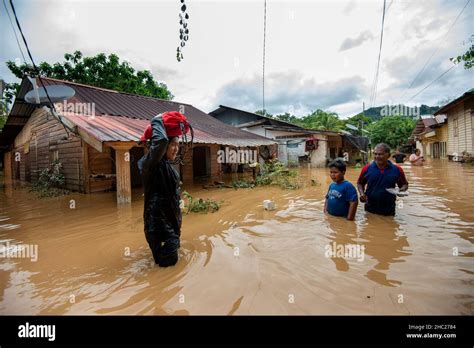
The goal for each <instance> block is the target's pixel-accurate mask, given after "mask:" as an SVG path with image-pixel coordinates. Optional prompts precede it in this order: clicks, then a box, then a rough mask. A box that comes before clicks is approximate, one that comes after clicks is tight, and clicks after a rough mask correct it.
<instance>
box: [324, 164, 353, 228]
mask: <svg viewBox="0 0 474 348" xmlns="http://www.w3.org/2000/svg"><path fill="white" fill-rule="evenodd" d="M329 173H330V176H331V179H332V181H334V182H333V183H331V185H329V189H328V193H327V194H326V202H325V204H324V212H325V213H329V214H331V215H335V216H345V217H346V218H347V220H354V216H355V213H356V210H357V204H358V203H357V191H356V189H355V187H354V185H352V184H351V183H350V182H349V181H347V180H344V174H345V173H346V164H345V163H344V162H343V161H341V160H335V161H333V162H331V163H329Z"/></svg>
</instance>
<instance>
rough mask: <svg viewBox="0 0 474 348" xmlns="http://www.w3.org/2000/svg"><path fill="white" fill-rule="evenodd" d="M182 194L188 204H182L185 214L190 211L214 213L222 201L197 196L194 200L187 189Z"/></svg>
mask: <svg viewBox="0 0 474 348" xmlns="http://www.w3.org/2000/svg"><path fill="white" fill-rule="evenodd" d="M183 196H184V197H185V198H186V199H187V200H188V204H185V206H184V209H185V210H186V214H188V213H189V212H190V211H192V212H193V213H209V212H211V213H214V212H216V211H218V210H219V208H220V207H221V205H222V203H223V202H224V201H223V200H220V201H215V200H213V199H210V198H208V199H202V198H199V199H198V200H195V199H194V198H193V196H192V195H191V194H190V193H189V192H187V191H184V192H183Z"/></svg>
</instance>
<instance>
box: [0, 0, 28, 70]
mask: <svg viewBox="0 0 474 348" xmlns="http://www.w3.org/2000/svg"><path fill="white" fill-rule="evenodd" d="M3 6H4V7H5V12H6V14H7V15H8V19H9V20H10V24H11V26H12V30H13V34H15V39H16V43H17V45H18V48H19V49H20V53H21V56H22V57H23V62H25V64H26V59H25V55H24V54H23V49H22V48H21V45H20V41H19V40H18V35H17V34H16V30H15V26H14V25H13V22H12V17H11V16H10V12H9V11H8V8H7V3H6V2H5V0H3Z"/></svg>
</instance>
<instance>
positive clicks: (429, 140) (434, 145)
mask: <svg viewBox="0 0 474 348" xmlns="http://www.w3.org/2000/svg"><path fill="white" fill-rule="evenodd" d="M410 140H411V141H412V142H414V144H415V147H416V148H417V149H419V150H420V151H421V153H422V155H423V156H425V157H431V158H447V143H448V122H447V118H446V115H437V116H425V117H422V118H420V119H419V120H418V122H417V123H416V125H415V128H414V129H413V131H412V134H411V136H410Z"/></svg>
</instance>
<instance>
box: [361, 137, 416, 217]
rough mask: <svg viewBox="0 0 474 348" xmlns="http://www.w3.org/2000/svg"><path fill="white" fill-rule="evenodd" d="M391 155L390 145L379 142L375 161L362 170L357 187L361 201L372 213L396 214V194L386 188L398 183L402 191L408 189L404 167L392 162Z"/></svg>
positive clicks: (375, 151) (376, 147)
mask: <svg viewBox="0 0 474 348" xmlns="http://www.w3.org/2000/svg"><path fill="white" fill-rule="evenodd" d="M389 157H390V147H389V146H388V145H387V144H383V143H381V144H378V145H377V146H375V149H374V158H375V159H374V161H373V162H372V163H367V164H366V165H365V167H364V168H362V171H361V172H360V176H359V180H358V181H357V189H358V190H359V195H360V201H361V202H362V203H365V210H366V211H368V212H370V213H374V214H380V215H395V201H396V196H395V195H393V194H391V193H389V192H387V190H386V189H388V188H394V187H395V185H398V187H399V188H400V191H406V190H408V181H407V179H406V178H405V173H404V172H403V169H402V168H401V167H400V166H399V165H397V164H393V163H392V162H390V161H389V160H388V159H389ZM366 185H367V190H366V188H365V186H366Z"/></svg>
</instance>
